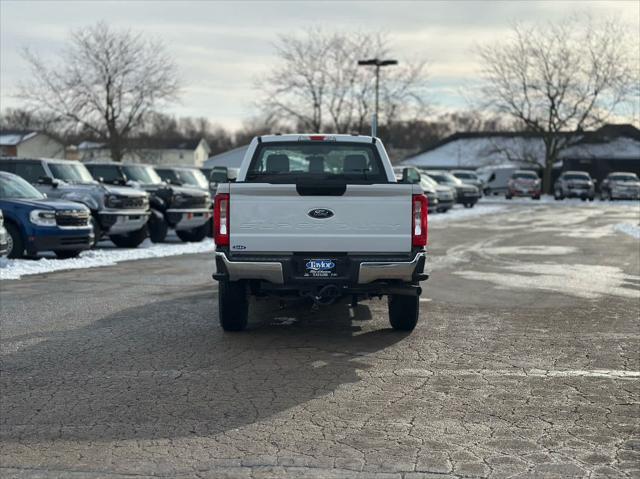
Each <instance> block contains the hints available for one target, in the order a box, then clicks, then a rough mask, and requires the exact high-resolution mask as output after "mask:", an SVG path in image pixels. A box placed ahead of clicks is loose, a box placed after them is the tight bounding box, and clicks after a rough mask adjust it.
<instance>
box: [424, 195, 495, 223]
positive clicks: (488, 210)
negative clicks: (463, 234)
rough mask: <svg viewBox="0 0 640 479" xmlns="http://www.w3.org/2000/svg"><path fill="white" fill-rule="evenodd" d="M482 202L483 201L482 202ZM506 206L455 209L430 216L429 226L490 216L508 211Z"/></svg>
mask: <svg viewBox="0 0 640 479" xmlns="http://www.w3.org/2000/svg"><path fill="white" fill-rule="evenodd" d="M481 201H482V200H481ZM506 209H507V207H506V206H502V205H483V204H476V205H475V206H474V207H473V208H462V207H458V206H456V207H454V208H452V209H450V210H449V211H447V212H446V213H431V214H429V224H434V223H436V224H437V223H445V222H448V221H457V220H463V219H469V218H475V217H476V216H483V215H490V214H495V213H499V212H501V211H504V210H506Z"/></svg>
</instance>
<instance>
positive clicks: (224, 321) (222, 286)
mask: <svg viewBox="0 0 640 479" xmlns="http://www.w3.org/2000/svg"><path fill="white" fill-rule="evenodd" d="M218 316H219V318H220V326H222V329H224V330H225V331H243V330H244V329H246V327H247V323H248V320H249V297H248V295H247V287H246V284H245V283H244V282H242V281H220V283H219V284H218Z"/></svg>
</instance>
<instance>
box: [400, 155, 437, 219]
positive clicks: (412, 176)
mask: <svg viewBox="0 0 640 479" xmlns="http://www.w3.org/2000/svg"><path fill="white" fill-rule="evenodd" d="M393 174H394V175H395V177H396V180H397V181H398V183H411V184H419V185H420V186H421V187H422V191H424V194H425V196H426V197H427V199H428V200H429V206H428V210H429V213H431V212H432V211H438V206H439V203H440V202H439V201H438V193H437V192H436V188H434V186H433V185H432V184H431V183H429V182H428V181H425V180H423V178H422V176H423V175H421V174H420V172H419V171H418V170H417V169H416V168H414V167H412V166H405V167H402V166H394V168H393Z"/></svg>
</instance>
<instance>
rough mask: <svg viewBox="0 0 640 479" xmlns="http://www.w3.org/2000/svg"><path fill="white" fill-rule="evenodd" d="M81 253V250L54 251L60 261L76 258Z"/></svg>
mask: <svg viewBox="0 0 640 479" xmlns="http://www.w3.org/2000/svg"><path fill="white" fill-rule="evenodd" d="M81 252H82V250H81V249H65V250H57V251H54V253H55V254H56V256H57V258H58V259H69V258H76V257H77V256H78V255H79V254H80V253H81Z"/></svg>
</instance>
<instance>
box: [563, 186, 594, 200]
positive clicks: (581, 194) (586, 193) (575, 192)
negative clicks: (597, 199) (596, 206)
mask: <svg viewBox="0 0 640 479" xmlns="http://www.w3.org/2000/svg"><path fill="white" fill-rule="evenodd" d="M594 195H595V192H594V191H593V190H588V189H583V188H580V189H578V188H573V189H566V190H565V191H564V196H565V197H566V198H592V197H593V196H594Z"/></svg>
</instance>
